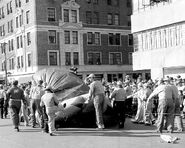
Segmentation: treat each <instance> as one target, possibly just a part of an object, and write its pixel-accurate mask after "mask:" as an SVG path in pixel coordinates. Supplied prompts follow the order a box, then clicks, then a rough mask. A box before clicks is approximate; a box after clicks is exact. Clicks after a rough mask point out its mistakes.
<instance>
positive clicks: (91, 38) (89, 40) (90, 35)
mask: <svg viewBox="0 0 185 148" xmlns="http://www.w3.org/2000/svg"><path fill="white" fill-rule="evenodd" d="M87 44H93V34H92V32H88V33H87Z"/></svg>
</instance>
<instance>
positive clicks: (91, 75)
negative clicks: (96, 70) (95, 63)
mask: <svg viewBox="0 0 185 148" xmlns="http://www.w3.org/2000/svg"><path fill="white" fill-rule="evenodd" d="M94 77H95V75H94V74H93V73H91V74H90V75H89V76H88V77H87V78H94Z"/></svg>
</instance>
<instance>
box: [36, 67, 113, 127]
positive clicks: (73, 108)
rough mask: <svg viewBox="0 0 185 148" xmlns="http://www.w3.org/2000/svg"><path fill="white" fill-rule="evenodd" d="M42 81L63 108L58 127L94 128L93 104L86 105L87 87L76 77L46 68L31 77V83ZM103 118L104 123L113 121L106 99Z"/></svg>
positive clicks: (72, 74)
mask: <svg viewBox="0 0 185 148" xmlns="http://www.w3.org/2000/svg"><path fill="white" fill-rule="evenodd" d="M39 80H43V82H44V83H45V84H47V85H48V86H51V87H52V89H53V92H54V93H55V94H56V95H57V96H58V99H59V101H60V105H59V106H64V107H65V108H64V112H65V114H63V112H62V111H60V112H58V113H57V117H56V124H57V126H58V127H71V126H73V127H74V126H78V127H79V126H83V127H85V126H94V125H95V123H96V121H95V111H94V106H93V102H92V101H91V102H90V103H89V104H86V103H85V102H86V100H87V98H88V91H89V87H88V86H87V85H86V84H85V83H84V82H83V80H81V79H80V78H79V77H78V76H77V75H75V74H74V73H71V72H66V71H62V70H61V69H54V68H48V69H43V70H41V71H38V72H37V73H35V74H34V75H33V82H38V81H39ZM104 114H105V115H106V116H104V118H105V120H106V122H107V121H108V120H110V122H111V120H113V121H115V120H114V119H112V117H114V112H113V109H112V107H111V105H110V102H109V100H108V99H106V98H105V99H104Z"/></svg>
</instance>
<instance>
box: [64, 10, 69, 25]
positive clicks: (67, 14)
mask: <svg viewBox="0 0 185 148" xmlns="http://www.w3.org/2000/svg"><path fill="white" fill-rule="evenodd" d="M64 22H69V10H68V9H64Z"/></svg>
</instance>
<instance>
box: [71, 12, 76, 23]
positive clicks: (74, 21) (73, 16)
mask: <svg viewBox="0 0 185 148" xmlns="http://www.w3.org/2000/svg"><path fill="white" fill-rule="evenodd" d="M71 19H72V20H71V21H72V23H77V11H76V10H72V11H71Z"/></svg>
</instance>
